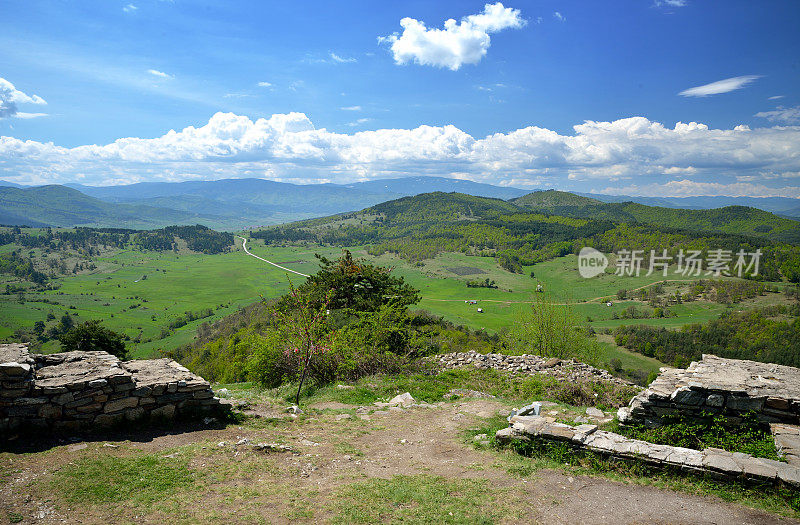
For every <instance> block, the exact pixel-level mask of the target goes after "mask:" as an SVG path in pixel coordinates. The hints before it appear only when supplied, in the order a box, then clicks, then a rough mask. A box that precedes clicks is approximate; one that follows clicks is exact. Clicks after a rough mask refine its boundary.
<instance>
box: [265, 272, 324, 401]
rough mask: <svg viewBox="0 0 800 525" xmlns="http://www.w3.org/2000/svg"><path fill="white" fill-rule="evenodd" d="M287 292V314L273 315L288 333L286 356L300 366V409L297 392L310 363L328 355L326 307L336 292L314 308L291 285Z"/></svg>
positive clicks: (296, 396)
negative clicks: (325, 354) (313, 359)
mask: <svg viewBox="0 0 800 525" xmlns="http://www.w3.org/2000/svg"><path fill="white" fill-rule="evenodd" d="M289 289H290V290H289V294H288V295H287V296H286V298H285V305H286V306H289V311H288V312H287V311H281V310H278V311H277V312H276V315H277V316H278V317H279V318H280V319H279V320H280V324H282V325H283V326H285V327H287V329H288V330H287V333H286V335H287V340H286V350H285V355H286V357H288V358H289V359H297V361H298V364H299V365H300V382H299V383H298V384H297V393H296V394H295V396H294V404H295V405H297V406H298V407H299V406H300V392H301V391H302V389H303V382H304V381H305V379H306V376H307V375H308V370H309V367H310V366H311V359H312V358H313V357H314V356H315V355H318V354H319V355H321V354H324V353H325V352H328V351H330V345H331V338H332V335H333V334H332V333H331V332H329V331H327V330H326V326H325V325H326V323H327V320H328V319H327V318H328V315H327V314H328V311H329V310H328V306H329V305H330V303H331V298H332V297H333V295H334V293H335V291H334V290H329V291H328V294H327V295H326V296H325V297H324V298H323V300H322V303H321V304H320V305H318V306H315V305H314V304H313V302H312V300H311V298H310V297H309V296H306V295H303V294H301V293H300V292H299V290H297V289H296V288H295V287H294V285H293V284H292V282H291V281H289Z"/></svg>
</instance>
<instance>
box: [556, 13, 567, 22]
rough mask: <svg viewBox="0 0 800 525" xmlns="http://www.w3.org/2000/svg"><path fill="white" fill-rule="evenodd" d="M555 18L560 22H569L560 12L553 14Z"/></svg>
mask: <svg viewBox="0 0 800 525" xmlns="http://www.w3.org/2000/svg"><path fill="white" fill-rule="evenodd" d="M553 18H555V19H556V20H558V21H559V22H566V21H567V17H565V16H564V15H562V14H561V13H559V12H558V11H556V12H555V13H553Z"/></svg>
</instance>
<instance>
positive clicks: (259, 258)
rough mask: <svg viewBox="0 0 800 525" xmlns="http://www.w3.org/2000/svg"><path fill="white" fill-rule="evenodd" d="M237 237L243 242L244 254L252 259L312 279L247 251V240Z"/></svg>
mask: <svg viewBox="0 0 800 525" xmlns="http://www.w3.org/2000/svg"><path fill="white" fill-rule="evenodd" d="M237 237H239V238H240V239H241V240H242V249H243V250H244V253H246V254H247V255H249V256H251V257H255V258H256V259H258V260H261V261H264V262H265V263H268V264H271V265H272V266H275V267H277V268H280V269H281V270H286V271H287V272H292V273H294V274H297V275H301V276H303V277H310V276H309V275H306V274H304V273H300V272H297V271H295V270H292V269H291V268H287V267H285V266H281V265H280V264H276V263H274V262H272V261H268V260H266V259H264V258H263V257H259V256H258V255H256V254H254V253H252V252H251V251H250V250H248V249H247V239H245V238H244V237H241V236H239V235H237Z"/></svg>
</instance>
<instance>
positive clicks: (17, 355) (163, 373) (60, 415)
mask: <svg viewBox="0 0 800 525" xmlns="http://www.w3.org/2000/svg"><path fill="white" fill-rule="evenodd" d="M0 383H1V384H2V390H0V431H2V433H3V434H6V433H7V432H8V431H10V430H15V429H18V428H24V427H27V428H38V429H44V430H53V431H75V430H80V429H86V428H91V427H108V426H111V425H116V424H122V423H125V422H133V421H138V420H144V419H152V418H159V419H162V418H163V419H172V418H174V417H176V416H178V415H189V414H194V413H198V414H199V413H208V412H212V411H216V410H219V409H220V408H221V407H222V405H221V404H220V401H219V399H218V398H216V397H215V396H214V392H213V391H212V390H211V386H210V385H209V383H208V382H207V381H205V380H204V379H203V378H201V377H199V376H197V375H195V374H192V373H191V372H189V370H187V369H186V368H184V367H183V366H181V365H179V364H178V363H176V362H175V361H173V360H171V359H153V360H143V361H125V362H123V361H120V360H119V359H117V358H116V357H114V356H113V355H111V354H108V353H106V352H64V353H59V354H51V355H38V354H34V355H30V354H29V353H28V349H27V347H25V346H24V345H0Z"/></svg>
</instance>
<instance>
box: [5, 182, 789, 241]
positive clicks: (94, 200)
mask: <svg viewBox="0 0 800 525" xmlns="http://www.w3.org/2000/svg"><path fill="white" fill-rule="evenodd" d="M68 186H69V187H67V186H58V185H50V186H35V187H19V185H15V184H13V183H7V182H2V181H0V224H28V225H31V226H43V225H52V226H75V225H91V226H125V227H137V228H159V227H163V226H167V225H172V224H203V225H205V226H208V227H211V228H215V229H222V230H237V229H243V228H248V227H254V226H259V225H269V224H279V223H288V222H292V221H297V220H303V219H309V218H313V217H323V216H329V215H335V214H338V213H344V212H351V211H355V210H363V209H365V208H369V207H370V206H375V205H377V204H380V203H384V202H387V201H394V200H397V199H401V198H403V197H408V196H414V195H420V194H427V193H434V192H442V193H454V192H455V193H459V194H466V195H473V196H477V197H487V198H492V199H502V200H503V201H509V202H512V203H513V205H514V206H524V207H527V208H533V209H537V210H539V211H542V212H546V213H548V214H551V215H564V216H569V217H578V218H588V219H598V220H604V219H605V220H612V221H617V222H620V221H622V222H630V221H635V222H644V223H655V222H653V221H661V220H662V219H668V222H669V225H671V226H673V227H676V228H690V229H696V228H705V229H707V230H708V229H709V228H710V229H711V230H710V231H727V232H731V231H732V230H737V231H735V232H734V233H744V234H747V235H756V236H767V237H771V238H780V239H783V238H785V237H784V233H785V232H788V233H786V235H788V236H789V237H788V238H794V237H793V236H794V227H793V226H794V223H792V222H781V220H785V219H781V220H779V219H780V217H776V216H774V215H772V214H769V213H767V212H763V211H759V210H756V209H755V208H756V206H753V207H749V208H741V207H739V208H741V209H735V208H734V209H728V210H726V211H714V210H707V213H699V214H697V213H689V214H687V213H685V212H677V213H676V212H675V208H676V207H678V208H681V209H692V210H696V211H702V210H700V209H699V208H703V207H704V206H703V204H708V203H712V202H720V203H723V204H725V205H728V203H734V204H735V203H740V202H751V201H755V202H757V203H761V204H762V205H763V204H765V203H766V204H767V205H768V206H766V205H765V206H764V207H773V208H775V207H777V208H779V209H781V210H784V211H785V212H786V213H781V214H782V215H787V216H791V215H792V213H791V210H793V209H794V208H793V206H794V205H797V210H798V211H797V215H798V216H800V200H798V199H789V198H783V197H780V198H779V197H775V198H769V199H764V200H760V199H758V198H748V197H687V198H672V197H664V198H651V197H631V198H629V199H628V200H624V199H625V198H623V197H615V196H609V195H594V194H578V193H569V192H562V191H556V190H547V191H535V192H528V191H526V190H522V189H519V188H512V187H500V186H493V185H490V184H482V183H477V182H473V181H468V180H459V179H448V178H442V177H404V178H397V179H383V180H373V181H366V182H358V183H352V184H347V185H337V184H311V185H299V184H291V183H286V182H276V181H270V180H264V179H223V180H217V181H187V182H174V183H172V182H144V183H138V184H130V185H123V186H106V187H95V186H84V185H80V184H70V185H68ZM46 188H49V189H46ZM55 188H61V189H62V190H56V189H55ZM67 190H68V191H67ZM34 196H35V198H34ZM720 199H721V200H720ZM610 201H611V202H610ZM640 201H644V202H645V203H649V204H641V203H639V202H640ZM653 205H659V206H660V208H654V207H653ZM779 213H780V212H779ZM756 227H759V228H760V229H762V230H764V231H756V230H755V228H756Z"/></svg>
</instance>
